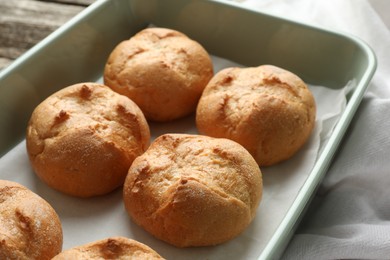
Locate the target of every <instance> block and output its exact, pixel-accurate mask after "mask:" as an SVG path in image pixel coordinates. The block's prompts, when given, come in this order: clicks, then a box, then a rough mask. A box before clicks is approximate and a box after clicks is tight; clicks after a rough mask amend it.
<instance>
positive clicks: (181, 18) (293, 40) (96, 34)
mask: <svg viewBox="0 0 390 260" xmlns="http://www.w3.org/2000/svg"><path fill="white" fill-rule="evenodd" d="M150 24H154V25H156V26H161V27H168V28H172V29H177V30H179V31H182V32H184V33H185V34H187V35H188V36H189V37H191V38H193V39H195V40H197V41H198V42H200V43H201V44H202V45H203V46H204V47H205V48H206V49H207V50H208V51H209V52H210V53H211V54H213V55H216V56H219V57H223V58H226V59H228V60H232V61H234V62H237V63H239V64H242V65H244V66H256V65H259V64H273V65H276V66H280V67H283V68H285V69H288V70H290V71H292V72H294V73H296V74H297V75H299V76H300V77H301V78H302V79H303V80H305V81H306V82H307V83H309V84H313V85H320V86H326V87H327V88H329V89H339V88H343V87H345V86H346V85H348V88H349V92H348V94H347V96H346V101H347V103H346V106H345V108H344V109H343V112H342V114H341V115H340V116H339V118H338V120H337V124H336V125H335V127H334V128H333V130H332V133H331V135H330V136H329V138H327V140H326V142H325V143H323V144H321V149H320V152H319V154H318V156H317V158H316V161H315V164H314V166H313V168H312V170H311V171H310V173H309V174H308V177H307V179H306V180H305V181H304V182H303V183H302V186H301V187H300V190H299V193H297V196H296V197H295V198H294V201H293V203H292V204H291V205H290V207H289V208H288V210H287V211H286V214H285V216H284V218H283V220H282V221H281V222H280V223H279V224H278V226H277V228H276V230H275V232H274V233H273V234H272V235H271V236H270V238H269V239H267V243H266V245H265V246H264V248H261V249H259V252H258V257H257V258H258V259H270V258H278V257H279V256H280V254H281V253H282V252H283V249H284V248H285V246H286V245H287V243H288V241H289V239H290V238H291V236H292V234H293V232H294V230H295V228H296V225H297V224H298V223H299V220H300V218H301V217H302V215H303V213H304V211H305V208H306V207H307V205H308V203H309V202H310V199H311V198H312V196H313V194H314V193H315V190H316V188H317V186H318V185H319V183H320V182H321V180H322V178H323V176H324V175H325V173H326V170H327V168H328V166H329V164H330V162H331V160H332V157H333V156H334V154H335V152H336V150H337V147H338V145H339V144H340V141H341V140H342V137H343V135H344V134H345V131H346V129H347V127H348V125H349V123H350V121H351V119H352V118H353V115H354V113H355V111H356V109H357V107H358V106H359V103H360V101H361V99H362V97H363V94H364V92H365V90H366V88H367V87H368V84H369V82H370V80H371V78H372V76H373V74H374V72H375V68H376V59H375V55H374V53H373V51H372V50H371V49H370V47H369V46H367V44H365V43H364V42H362V41H361V40H359V39H357V38H355V37H353V36H350V35H343V34H339V33H336V32H331V31H327V30H323V29H320V28H316V27H313V26H310V25H307V24H301V23H297V22H294V21H290V20H286V19H283V18H280V17H275V16H272V15H268V14H266V13H262V12H259V11H254V10H250V9H246V8H244V7H242V6H241V5H239V4H237V3H234V2H231V1H215V0H214V1H212V0H209V1H206V0H199V1H193V0H164V1H162V0H98V1H96V2H95V3H94V4H92V5H91V6H90V7H88V8H86V9H85V10H84V11H82V12H81V13H80V14H79V15H77V16H76V17H74V19H72V20H71V21H69V22H68V23H66V24H65V25H64V26H62V27H61V28H59V29H58V30H56V31H55V32H54V33H52V34H51V35H50V36H48V37H47V38H45V39H44V40H43V41H41V42H40V43H38V44H37V45H36V46H34V47H33V48H32V49H30V50H29V51H28V52H27V53H26V54H24V55H23V56H21V57H20V58H19V59H17V60H16V61H15V62H14V63H12V64H11V65H10V66H9V67H7V68H6V69H4V70H3V71H1V72H0V155H4V154H6V153H7V152H8V151H10V150H11V149H12V148H13V147H15V146H16V145H17V144H18V143H20V142H21V141H22V140H23V138H24V132H25V129H26V125H27V121H28V119H29V117H30V115H31V112H32V110H33V109H34V108H35V106H36V105H37V104H38V103H39V102H41V101H42V100H43V99H44V98H46V97H47V96H48V95H50V94H51V93H53V92H55V91H57V90H58V89H60V88H62V87H64V86H67V85H70V84H73V83H77V82H85V81H98V80H99V78H101V74H102V70H103V66H104V63H105V61H106V59H107V57H108V54H109V53H110V52H111V50H112V49H113V48H114V47H115V45H116V44H118V43H119V42H120V41H121V40H124V39H128V38H129V37H131V36H132V35H133V34H134V33H136V32H138V31H139V30H141V29H142V28H145V27H147V26H149V25H150ZM0 177H1V173H0Z"/></svg>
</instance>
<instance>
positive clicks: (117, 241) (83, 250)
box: [53, 237, 163, 260]
mask: <svg viewBox="0 0 390 260" xmlns="http://www.w3.org/2000/svg"><path fill="white" fill-rule="evenodd" d="M67 259H91V260H97V259H99V260H100V259H150V260H152V259H156V260H157V259H163V258H162V257H161V256H160V255H159V254H158V253H157V252H155V251H154V250H153V249H151V248H150V247H148V246H146V245H145V244H142V243H140V242H137V241H135V240H133V239H129V238H125V237H110V238H106V239H102V240H98V241H94V242H91V243H88V244H85V245H81V246H76V247H73V248H70V249H68V250H65V251H63V252H61V253H60V254H58V255H57V256H55V257H54V258H53V260H67Z"/></svg>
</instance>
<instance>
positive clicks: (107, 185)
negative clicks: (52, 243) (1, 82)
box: [26, 83, 150, 197]
mask: <svg viewBox="0 0 390 260" xmlns="http://www.w3.org/2000/svg"><path fill="white" fill-rule="evenodd" d="M149 139H150V132H149V126H148V124H147V122H146V119H145V117H144V116H143V114H142V112H141V110H140V109H139V108H138V107H137V105H136V104H135V103H134V102H132V101H131V100H130V99H128V98H127V97H125V96H122V95H119V94H117V93H116V92H114V91H112V90H111V89H110V88H108V87H106V86H103V85H99V84H95V83H80V84H76V85H72V86H69V87H67V88H64V89H62V90H60V91H58V92H57V93H54V94H53V95H51V96H50V97H48V98H47V99H46V100H44V101H43V102H42V103H41V104H39V105H38V106H37V107H36V109H35V110H34V112H33V114H32V116H31V119H30V122H29V125H28V128H27V136H26V141H27V151H28V154H29V157H30V161H31V165H32V167H33V169H34V171H35V172H36V174H37V175H38V176H39V177H40V178H41V179H42V180H43V181H44V182H46V183H47V184H48V185H49V186H51V187H53V188H55V189H57V190H59V191H62V192H64V193H67V194H70V195H74V196H79V197H90V196H95V195H101V194H105V193H108V192H110V191H112V190H114V189H115V188H117V187H118V186H120V185H122V184H123V182H124V179H125V177H126V174H127V171H128V169H129V167H130V165H131V163H132V162H133V160H134V158H135V157H137V156H138V155H140V154H141V153H143V152H144V151H145V150H146V148H147V147H148V145H149Z"/></svg>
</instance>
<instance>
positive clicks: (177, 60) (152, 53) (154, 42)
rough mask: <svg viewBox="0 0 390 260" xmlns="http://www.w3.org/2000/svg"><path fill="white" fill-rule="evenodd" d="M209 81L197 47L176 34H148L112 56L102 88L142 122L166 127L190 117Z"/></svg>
mask: <svg viewBox="0 0 390 260" xmlns="http://www.w3.org/2000/svg"><path fill="white" fill-rule="evenodd" d="M212 76H213V67H212V62H211V59H210V56H209V55H208V53H207V52H206V51H205V50H204V48H203V47H202V46H201V45H200V44H199V43H197V42H195V41H193V40H191V39H190V38H188V37H187V36H186V35H184V34H182V33H180V32H178V31H175V30H171V29H165V28H148V29H144V30H143V31H141V32H139V33H137V34H136V35H135V36H133V37H132V38H130V39H129V40H126V41H123V42H121V43H120V44H119V45H118V46H117V47H116V48H115V49H114V50H113V51H112V53H111V55H110V56H109V58H108V61H107V64H106V67H105V70H104V83H105V84H106V85H107V86H109V87H111V88H112V89H113V90H115V91H117V92H118V93H120V94H123V95H126V96H128V97H129V98H131V99H132V100H134V102H135V103H137V105H138V106H139V107H140V108H141V110H142V111H143V112H144V114H145V116H146V118H147V119H150V120H153V121H170V120H173V119H176V118H179V117H183V116H185V115H188V114H190V113H191V112H193V111H195V108H196V104H197V102H198V100H199V97H200V95H201V94H202V91H203V89H204V87H205V86H206V84H207V83H208V81H209V80H210V79H211V77H212Z"/></svg>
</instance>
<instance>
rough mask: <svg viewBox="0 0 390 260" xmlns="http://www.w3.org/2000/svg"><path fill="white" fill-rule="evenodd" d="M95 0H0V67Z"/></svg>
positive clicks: (6, 64) (7, 63)
mask: <svg viewBox="0 0 390 260" xmlns="http://www.w3.org/2000/svg"><path fill="white" fill-rule="evenodd" d="M94 1H95V0H0V70H1V69H2V68H4V67H6V66H8V65H9V64H10V63H11V62H12V61H13V60H15V59H16V58H17V57H19V56H20V55H21V54H23V53H24V52H25V51H26V50H28V49H30V48H31V47H32V46H34V45H35V44H36V43H38V42H39V41H41V40H42V39H43V38H45V37H46V36H47V35H49V34H50V33H51V32H53V31H54V30H56V29H57V28H58V27H60V26H61V25H62V24H64V23H65V22H66V21H68V20H69V19H71V18H72V17H73V16H75V15H76V14H77V13H79V12H80V11H82V10H83V9H84V8H85V7H87V6H88V5H90V4H91V3H93V2H94Z"/></svg>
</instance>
